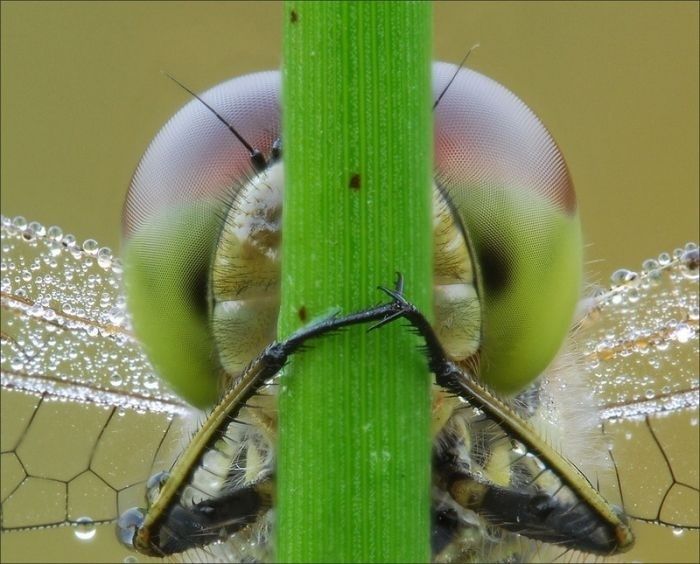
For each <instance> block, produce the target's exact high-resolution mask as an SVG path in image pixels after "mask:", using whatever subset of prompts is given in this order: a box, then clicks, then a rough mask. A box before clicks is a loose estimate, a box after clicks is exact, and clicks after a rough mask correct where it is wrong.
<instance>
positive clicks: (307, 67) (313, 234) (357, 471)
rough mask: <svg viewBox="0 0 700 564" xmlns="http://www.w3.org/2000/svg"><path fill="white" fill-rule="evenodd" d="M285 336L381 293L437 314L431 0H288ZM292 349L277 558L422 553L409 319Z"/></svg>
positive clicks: (423, 412)
mask: <svg viewBox="0 0 700 564" xmlns="http://www.w3.org/2000/svg"><path fill="white" fill-rule="evenodd" d="M284 9H285V30H284V33H285V38H284V71H283V75H284V78H283V143H284V145H283V147H284V149H283V150H284V163H285V167H286V169H285V175H286V180H285V186H286V188H285V200H284V217H283V223H284V238H283V239H284V240H283V251H282V252H283V261H282V264H283V267H282V280H283V282H282V309H281V320H280V336H281V337H284V336H285V335H288V334H289V333H291V332H292V331H293V330H295V329H297V328H298V327H300V326H301V325H304V324H305V323H309V322H311V321H312V320H313V319H315V318H320V317H323V316H326V315H328V314H329V313H331V312H333V311H334V309H335V310H337V309H340V311H341V312H351V311H357V310H359V309H363V308H366V307H367V306H370V305H373V304H376V303H378V302H379V301H382V300H386V296H384V295H383V294H381V293H379V292H378V291H377V289H376V287H377V285H379V284H381V285H385V286H392V285H393V283H394V279H395V273H396V271H400V272H401V273H402V274H403V275H404V277H405V280H406V295H407V297H408V298H409V299H410V300H411V301H412V302H413V303H415V304H416V305H417V306H418V307H420V308H421V309H422V310H423V311H425V312H430V307H431V295H432V267H431V250H432V235H431V233H432V232H431V217H432V216H431V191H430V190H431V188H430V187H431V178H432V114H431V109H430V108H431V101H432V100H431V94H430V58H431V57H430V55H431V39H432V35H431V29H432V20H431V16H432V7H431V5H430V4H429V3H427V2H326V1H308V2H299V1H297V2H291V1H290V2H287V3H286V4H285V7H284ZM367 329H368V328H367V327H353V328H351V329H348V330H347V331H343V332H341V333H340V334H338V335H334V336H331V337H324V338H322V339H320V340H319V341H318V342H316V343H314V345H313V347H311V349H310V350H308V351H307V352H304V353H303V354H300V355H297V356H296V357H295V358H294V359H293V360H292V362H291V363H290V365H289V367H288V368H287V369H286V372H285V374H284V375H283V379H282V382H281V386H280V401H279V454H278V463H277V480H278V488H277V491H278V500H277V507H278V510H277V521H276V531H277V533H276V551H277V552H276V557H277V559H278V561H281V562H301V561H306V562H338V561H356V562H379V561H385V562H410V561H415V562H425V561H427V560H428V559H429V555H430V548H429V529H430V527H429V523H430V519H429V498H430V438H429V420H430V378H429V374H428V371H427V368H426V363H425V359H424V357H423V355H422V354H421V352H420V350H419V346H420V343H419V341H418V339H417V337H416V336H415V335H413V334H412V333H411V332H410V331H409V330H408V329H407V328H406V326H405V324H404V323H401V322H398V323H393V324H390V325H388V326H385V327H382V328H381V329H379V330H377V331H373V332H371V333H367Z"/></svg>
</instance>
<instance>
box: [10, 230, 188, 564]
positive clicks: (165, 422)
mask: <svg viewBox="0 0 700 564" xmlns="http://www.w3.org/2000/svg"><path fill="white" fill-rule="evenodd" d="M0 222H1V225H0V229H1V234H2V267H3V272H2V287H1V288H0V290H1V292H2V295H1V302H0V305H1V307H2V333H1V338H2V341H1V349H2V350H1V352H2V355H1V362H0V370H1V383H2V391H1V392H0V393H1V396H0V401H1V403H2V409H1V416H2V433H1V434H0V452H1V454H0V457H1V462H2V466H1V468H2V480H1V484H2V488H1V490H0V502H1V503H2V514H1V522H0V523H1V530H2V533H3V540H2V544H3V559H5V557H7V558H8V559H9V560H12V559H13V558H12V557H11V555H12V554H15V552H13V551H14V550H15V549H17V550H20V548H19V547H21V552H18V553H16V554H22V558H26V557H27V555H28V554H31V553H32V551H35V552H34V553H35V555H36V557H37V558H38V559H42V560H43V559H46V558H47V556H48V555H49V552H52V548H49V547H53V546H54V545H53V544H48V542H47V541H46V540H45V539H46V538H48V537H67V538H73V540H75V537H76V536H77V537H78V538H80V539H84V540H87V539H88V538H89V537H92V536H93V535H95V534H96V533H97V535H98V536H99V537H102V538H103V539H104V540H106V541H107V544H112V542H111V541H112V539H113V538H114V537H115V535H114V533H113V531H112V529H111V527H99V528H98V529H97V531H95V528H94V525H96V524H101V523H104V524H107V523H111V522H113V521H114V519H115V518H116V517H118V515H119V513H120V512H121V511H123V510H124V509H126V508H128V507H131V506H134V505H142V504H143V499H144V492H145V483H144V481H145V479H146V478H147V477H148V476H149V475H150V473H151V469H152V468H154V467H155V468H158V469H167V468H168V467H169V465H170V463H171V462H172V460H173V458H174V456H175V454H176V452H177V451H178V449H179V447H180V446H181V444H180V436H181V434H182V426H183V422H184V419H185V417H184V416H186V415H187V414H188V413H189V410H188V408H187V407H186V406H185V405H184V404H183V403H182V402H180V401H179V400H178V399H177V398H176V397H175V396H174V395H173V394H172V393H170V392H169V391H168V390H167V389H165V388H163V386H162V384H160V382H159V381H158V380H157V378H156V377H155V375H154V374H153V370H152V369H151V367H150V364H149V363H148V360H147V359H146V357H145V355H144V353H143V351H142V350H141V348H140V346H139V345H138V343H137V342H136V341H135V340H134V339H133V337H132V336H131V333H130V326H129V320H128V317H127V316H126V314H125V310H124V300H123V298H122V294H121V276H120V274H121V272H120V265H119V261H118V260H116V259H114V258H112V256H111V252H110V251H109V250H108V249H100V248H99V247H98V246H97V245H96V243H94V241H86V242H85V243H84V244H83V245H77V244H76V243H75V241H74V239H73V238H72V237H71V236H70V235H65V236H64V235H63V234H62V233H61V232H60V230H58V229H56V228H52V229H49V230H46V229H44V228H43V227H42V226H40V225H38V224H27V223H26V222H25V221H24V220H23V219H22V218H17V219H15V220H14V221H10V220H8V219H7V218H2V219H1V220H0ZM83 518H88V522H86V523H84V524H82V525H80V526H75V525H77V524H79V523H81V522H82V521H83V520H84V519H83ZM61 525H74V526H75V527H74V528H73V530H69V531H48V530H46V529H45V528H46V527H60V526H61ZM91 544H92V543H91ZM95 544H96V545H100V544H101V543H99V542H98V543H95ZM55 546H64V547H66V550H68V552H66V553H64V555H63V556H59V554H58V553H56V554H52V555H50V557H51V558H54V557H55V558H56V559H61V558H64V559H67V560H72V559H74V558H75V556H74V555H73V553H72V552H71V550H75V549H76V548H79V549H81V550H83V551H85V552H81V553H80V555H81V556H80V557H81V558H88V559H89V558H90V557H89V556H88V554H90V553H91V551H95V550H97V549H96V548H95V546H91V547H86V545H85V543H83V542H81V543H80V545H79V546H78V545H77V544H75V543H68V544H66V543H65V542H63V544H57V545H55ZM71 546H72V549H71ZM27 551H29V552H27ZM104 554H105V553H104V552H102V555H103V556H102V559H104ZM107 554H114V552H113V551H112V552H108V553H107ZM120 554H123V555H127V554H128V553H127V552H126V551H125V550H124V551H122V552H120Z"/></svg>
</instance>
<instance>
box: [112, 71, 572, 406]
mask: <svg viewBox="0 0 700 564" xmlns="http://www.w3.org/2000/svg"><path fill="white" fill-rule="evenodd" d="M456 71H457V69H456V67H455V66H454V65H450V64H445V63H436V64H435V65H434V92H435V97H436V98H437V96H438V94H440V93H441V92H442V91H443V90H444V89H445V87H446V85H447V83H448V81H449V80H450V79H451V78H452V76H453V75H454V74H455V72H456ZM279 89H280V78H279V73H277V72H267V73H259V74H253V75H248V76H244V77H240V78H237V79H233V80H230V81H228V82H225V83H222V84H220V85H218V86H216V87H214V88H212V89H211V90H209V91H208V92H207V93H205V94H204V95H203V96H202V98H203V99H204V100H205V101H206V102H207V103H208V104H210V105H211V107H212V108H214V109H215V110H216V112H218V113H219V114H220V115H221V116H222V117H223V118H224V119H225V120H226V121H227V122H228V123H230V124H232V125H234V127H235V129H236V130H237V131H238V132H239V133H240V134H241V136H242V137H243V138H244V139H245V140H246V141H247V142H248V143H249V144H250V145H251V146H252V147H254V148H255V149H257V150H258V151H260V153H262V155H263V156H265V157H266V158H267V159H268V160H269V161H270V164H269V166H268V167H267V168H266V169H264V170H262V171H260V170H256V169H255V168H254V166H253V162H252V161H251V154H250V151H249V150H247V149H246V148H245V147H244V146H243V145H242V144H241V142H240V141H239V140H238V139H237V138H236V137H235V136H234V135H232V134H231V132H230V131H228V130H227V128H226V127H225V126H224V125H223V124H222V123H221V122H220V121H219V120H218V119H217V117H216V116H215V115H214V114H213V113H212V111H211V110H210V109H207V108H206V107H205V106H204V105H203V104H202V103H201V102H200V101H197V100H193V101H191V102H190V103H188V104H187V105H186V106H185V107H184V108H182V109H181V110H180V111H179V112H178V113H177V114H176V115H175V116H174V117H173V118H172V119H171V120H170V121H169V122H168V123H167V124H166V125H165V126H164V127H163V129H162V130H161V131H160V133H159V134H158V135H157V136H156V138H155V139H154V140H153V142H152V143H151V145H150V147H149V148H148V150H147V151H146V153H145V154H144V156H143V158H142V160H141V162H140V163H139V166H138V168H137V170H136V172H135V173H134V177H133V179H132V182H131V186H130V189H129V194H128V196H127V200H126V203H125V207H124V218H123V225H124V253H123V255H124V262H125V265H124V266H125V270H124V274H125V276H124V277H125V281H126V284H127V296H128V301H129V307H130V310H131V312H132V317H133V324H134V329H135V332H136V334H137V336H138V337H139V338H140V340H141V342H142V343H143V345H144V348H145V350H146V352H147V353H148V355H149V358H150V359H151V361H152V363H153V364H154V367H155V368H156V370H157V371H158V372H159V374H160V375H161V376H162V377H164V378H165V379H167V380H168V381H169V382H170V384H171V385H172V386H173V388H174V389H175V391H177V392H178V393H180V394H181V395H182V396H183V397H184V398H185V399H186V400H187V401H189V402H190V403H192V404H194V405H196V406H198V407H204V406H207V405H210V404H212V403H213V402H214V401H215V400H216V397H217V394H218V386H219V382H220V381H221V380H222V378H226V375H227V374H228V375H234V374H236V373H237V372H238V371H240V370H241V369H242V368H243V367H244V366H245V365H246V364H247V363H248V362H249V361H250V360H252V359H253V358H254V357H255V356H256V355H257V354H258V353H259V352H260V351H261V350H262V348H264V346H265V345H266V344H267V343H269V342H270V341H271V340H272V339H273V338H274V336H275V334H276V318H277V311H278V307H279V297H278V296H279V260H280V257H279V255H278V248H277V245H278V243H279V238H280V236H281V227H280V225H279V221H278V220H279V216H280V206H281V194H282V191H283V176H284V175H283V170H282V166H283V165H282V163H281V162H280V161H275V159H274V158H271V156H274V155H275V151H274V149H273V145H274V143H275V141H276V140H277V139H278V137H279V131H280V124H279V121H280V115H279ZM272 161H275V162H272ZM435 163H436V173H435V187H434V197H433V200H434V208H435V211H434V225H435V228H434V234H433V237H434V241H435V244H434V248H435V288H434V302H435V329H436V331H437V333H438V335H439V337H440V339H441V341H442V343H443V346H444V347H445V349H446V350H447V352H448V354H449V355H450V356H451V357H452V358H454V359H455V360H456V361H459V362H464V363H466V364H467V365H468V366H470V367H473V368H474V369H475V370H476V372H477V374H478V376H479V377H480V378H481V380H482V381H483V382H485V383H486V384H488V385H490V386H491V387H492V388H494V389H496V390H497V391H500V392H503V393H514V392H517V391H518V390H520V389H522V388H523V387H525V386H526V385H527V384H528V383H529V382H531V381H532V380H534V379H535V378H536V377H537V376H538V375H539V374H540V373H541V372H542V370H544V369H545V368H546V366H547V365H548V364H549V363H550V362H551V360H552V359H553V357H554V356H555V354H556V352H557V351H558V349H559V347H560V346H561V343H562V341H563V340H564V337H565V335H566V333H567V331H568V328H569V325H570V322H571V317H572V314H573V311H574V307H575V304H576V301H577V299H578V297H579V292H580V285H581V276H582V274H581V269H582V258H581V254H582V250H581V234H580V226H579V220H578V214H577V211H576V200H575V195H574V190H573V186H572V183H571V179H570V177H569V174H568V171H567V168H566V164H565V162H564V159H563V157H562V156H561V153H560V152H559V150H558V148H557V146H556V144H555V142H554V140H553V139H552V138H551V136H550V135H549V133H548V132H547V130H546V129H545V128H544V126H543V125H542V123H541V122H540V121H539V120H538V119H537V117H536V116H535V115H534V114H533V113H532V112H531V111H530V110H529V109H528V108H527V106H525V105H524V104H523V103H522V102H521V101H520V100H519V99H518V98H517V97H516V96H514V95H513V94H512V93H511V92H509V91H508V90H507V89H505V88H504V87H503V86H500V85H499V84H497V83H496V82H494V81H492V80H490V79H488V78H486V77H484V76H483V75H480V74H479V73H476V72H474V71H471V70H468V69H461V70H459V71H457V74H456V76H455V79H454V81H453V82H452V84H451V85H450V86H449V88H448V89H447V91H446V92H445V94H444V96H443V97H442V98H441V100H440V103H439V104H438V106H437V108H436V109H435Z"/></svg>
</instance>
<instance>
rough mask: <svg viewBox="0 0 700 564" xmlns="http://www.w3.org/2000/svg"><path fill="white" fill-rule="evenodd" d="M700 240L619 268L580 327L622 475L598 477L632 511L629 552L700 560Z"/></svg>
mask: <svg viewBox="0 0 700 564" xmlns="http://www.w3.org/2000/svg"><path fill="white" fill-rule="evenodd" d="M698 267H699V262H698V249H697V246H696V245H694V244H688V245H687V246H686V247H685V248H684V249H677V250H676V251H674V253H673V254H672V255H669V254H666V253H663V254H661V255H660V256H659V257H658V259H650V260H648V261H645V263H644V264H643V267H642V269H641V271H640V272H632V271H628V270H618V271H617V272H615V273H614V274H613V276H612V285H611V287H610V288H609V289H608V290H605V291H599V292H597V294H596V295H595V296H594V297H593V298H591V300H589V301H588V303H587V304H586V309H587V311H586V312H585V314H584V316H583V319H582V321H581V324H580V327H579V330H578V335H577V336H578V340H579V344H580V346H581V348H582V352H583V362H584V371H585V373H586V375H587V377H588V379H589V381H590V385H591V387H592V388H593V390H594V392H595V395H596V398H597V399H598V402H599V405H600V407H601V423H602V429H603V432H604V433H605V435H606V437H607V440H608V444H609V446H610V456H611V458H612V461H613V464H614V468H615V476H614V478H615V479H613V480H609V481H608V482H607V483H605V484H601V488H602V489H603V493H604V494H605V495H606V497H608V498H609V499H619V500H621V501H622V503H623V504H624V507H625V510H626V512H627V513H628V514H629V515H630V516H631V517H632V524H633V528H634V530H635V533H636V535H637V543H636V545H635V547H634V549H633V551H632V552H630V553H626V554H624V555H623V557H622V558H621V559H622V560H625V561H629V560H636V561H664V560H665V561H689V562H698V561H700V554H699V551H700V535H699V533H698V528H699V527H700V516H699V514H698V512H699V507H700V493H699V492H700V484H699V483H698V476H699V474H700V473H699V471H698V464H699V463H698V461H699V460H700V452H699V447H698V438H699V433H698V396H699V391H698V375H699V374H700V368H699V365H698V363H699V362H700V361H699V356H698V353H699V351H698V317H699V315H698V311H699V310H698Z"/></svg>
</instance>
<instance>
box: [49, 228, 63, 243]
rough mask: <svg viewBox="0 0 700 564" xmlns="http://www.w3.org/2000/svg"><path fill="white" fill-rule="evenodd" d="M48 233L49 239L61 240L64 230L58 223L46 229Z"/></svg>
mask: <svg viewBox="0 0 700 564" xmlns="http://www.w3.org/2000/svg"><path fill="white" fill-rule="evenodd" d="M46 235H47V236H48V237H49V239H53V240H54V241H60V240H61V239H63V230H62V229H61V228H60V227H58V226H57V225H52V226H51V227H49V228H48V230H47V231H46Z"/></svg>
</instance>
